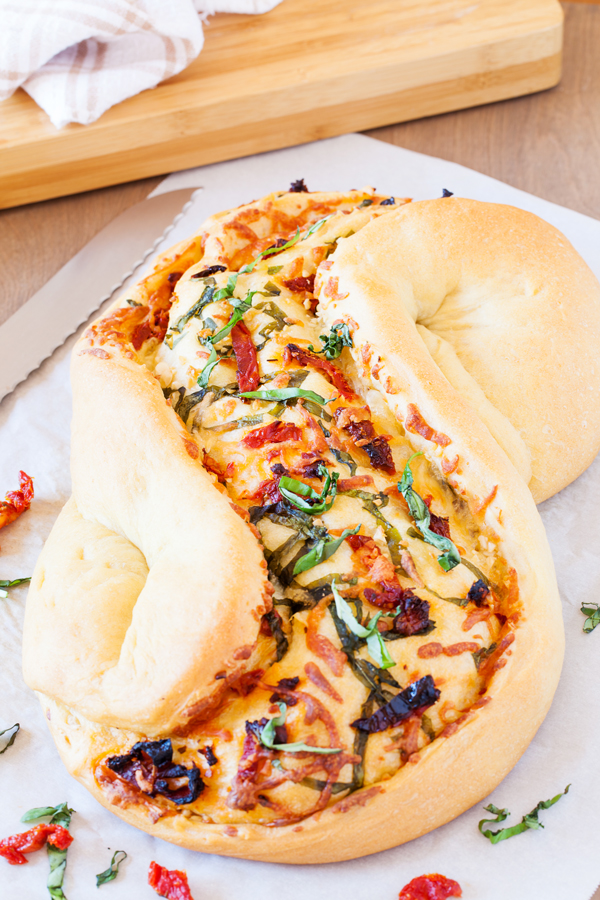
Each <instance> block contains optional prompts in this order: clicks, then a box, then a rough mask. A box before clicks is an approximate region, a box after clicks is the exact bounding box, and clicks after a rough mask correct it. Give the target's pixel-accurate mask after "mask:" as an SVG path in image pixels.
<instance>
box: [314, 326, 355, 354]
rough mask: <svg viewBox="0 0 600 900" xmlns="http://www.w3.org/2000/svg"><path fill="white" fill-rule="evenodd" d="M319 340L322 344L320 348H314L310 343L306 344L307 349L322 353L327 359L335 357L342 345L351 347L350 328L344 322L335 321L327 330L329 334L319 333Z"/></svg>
mask: <svg viewBox="0 0 600 900" xmlns="http://www.w3.org/2000/svg"><path fill="white" fill-rule="evenodd" d="M319 340H320V341H321V342H322V344H323V346H322V347H321V349H320V350H315V348H314V347H313V345H312V344H309V345H308V349H309V350H311V351H312V352H313V353H324V354H325V356H326V358H327V359H337V358H338V356H340V354H341V352H342V350H343V349H344V347H353V346H354V345H353V343H352V338H351V337H350V329H349V328H348V326H347V325H346V324H345V323H344V322H337V324H335V325H334V326H333V327H332V328H331V329H330V331H329V334H328V335H326V334H320V335H319Z"/></svg>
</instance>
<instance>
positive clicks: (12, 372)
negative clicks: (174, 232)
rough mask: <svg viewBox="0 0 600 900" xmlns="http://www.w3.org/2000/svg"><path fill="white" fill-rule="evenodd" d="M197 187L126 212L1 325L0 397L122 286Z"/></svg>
mask: <svg viewBox="0 0 600 900" xmlns="http://www.w3.org/2000/svg"><path fill="white" fill-rule="evenodd" d="M198 189H199V188H198V187H192V188H180V189H178V190H175V191H165V192H164V193H161V194H157V195H156V196H154V197H148V198H146V200H142V201H141V203H136V204H135V205H134V206H131V207H130V208H129V209H127V210H125V212H124V213H121V215H120V216H117V218H116V219H113V221H112V222H109V224H108V225H107V226H106V228H103V229H102V231H99V232H98V234H97V235H96V236H95V237H94V238H92V240H91V241H90V242H89V243H88V244H86V245H85V247H83V249H82V250H80V251H79V253H77V254H76V255H75V256H74V257H73V258H72V259H70V260H69V262H68V263H67V264H66V265H65V266H63V267H62V269H60V270H59V271H58V272H57V273H56V275H54V276H53V277H52V278H51V279H50V281H47V282H46V284H45V285H44V287H43V288H41V290H39V291H38V292H37V293H35V294H34V295H33V297H30V299H29V300H28V301H27V302H26V303H24V304H23V306H21V307H20V309H18V310H17V311H16V313H14V314H13V315H12V316H11V317H10V318H9V319H7V320H6V322H4V324H3V325H1V326H0V400H1V399H2V398H3V397H5V396H6V394H10V392H11V391H13V390H14V389H15V387H16V386H17V385H18V384H19V383H20V382H21V381H23V380H24V379H25V378H27V376H28V375H29V374H30V372H33V370H34V369H37V367H38V366H39V365H41V363H42V362H43V361H44V360H45V359H46V358H47V357H48V356H50V355H51V354H52V353H53V352H54V350H56V348H57V347H60V345H61V344H64V342H65V341H66V339H67V338H68V337H69V336H70V335H71V334H73V333H74V332H75V331H77V329H78V328H79V326H80V325H81V324H82V323H83V322H85V321H86V319H88V318H89V317H90V316H91V315H92V313H93V312H95V310H97V309H98V308H99V307H100V306H101V304H102V303H104V301H105V300H108V299H109V297H110V296H111V295H112V294H114V292H115V291H116V290H118V289H119V288H120V287H121V285H122V284H123V283H124V282H125V280H126V279H127V278H128V277H129V276H130V275H131V274H132V273H133V272H134V271H135V269H137V267H138V266H139V265H141V264H142V263H143V262H144V260H145V259H147V257H148V256H150V254H151V253H152V252H153V250H154V249H155V247H157V246H158V244H159V243H160V241H162V239H163V238H164V237H165V235H166V234H167V233H168V232H169V231H170V230H171V228H172V227H173V225H174V224H175V222H176V220H177V219H178V218H179V216H178V213H179V214H182V213H183V211H184V208H185V205H186V204H187V203H188V201H189V200H191V198H192V195H193V194H194V192H195V191H197V190H198ZM25 336H26V337H25Z"/></svg>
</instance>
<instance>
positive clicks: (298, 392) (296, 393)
mask: <svg viewBox="0 0 600 900" xmlns="http://www.w3.org/2000/svg"><path fill="white" fill-rule="evenodd" d="M240 397H248V398H249V399H251V400H291V399H292V398H293V397H305V398H306V399H307V400H313V401H314V402H315V403H319V404H321V405H322V406H323V405H325V403H330V402H331V401H329V400H325V398H324V397H321V395H320V394H315V392H314V391H305V390H304V389H303V388H291V387H287V388H270V389H267V390H265V391H245V392H244V393H243V394H240Z"/></svg>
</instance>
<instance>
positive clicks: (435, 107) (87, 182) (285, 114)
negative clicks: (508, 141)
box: [0, 0, 562, 208]
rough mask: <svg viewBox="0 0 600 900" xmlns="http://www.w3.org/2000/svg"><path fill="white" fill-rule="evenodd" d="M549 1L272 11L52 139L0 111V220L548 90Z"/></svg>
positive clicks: (310, 5) (241, 22) (336, 5)
mask: <svg viewBox="0 0 600 900" xmlns="http://www.w3.org/2000/svg"><path fill="white" fill-rule="evenodd" d="M561 47H562V10H561V7H560V5H559V3H558V0H284V2H283V3H282V4H281V5H280V6H278V7H276V8H275V9H274V10H272V11H271V12H270V13H267V14H265V15H263V16H236V15H217V16H214V17H212V18H211V19H210V20H209V24H208V26H207V28H206V43H205V46H204V49H203V50H202V52H201V54H200V56H199V57H198V59H197V60H195V61H194V62H193V63H192V64H191V65H190V66H189V68H187V69H186V70H185V71H184V72H182V73H181V74H179V75H177V76H175V77H174V78H170V79H168V80H167V81H164V82H163V83H162V84H160V85H159V86H158V87H157V88H155V89H154V90H149V91H144V92H143V93H142V94H139V95H138V96H137V97H132V98H131V99H130V100H126V101H125V102H124V103H121V104H119V105H118V106H115V107H113V108H112V109H110V110H108V111H107V112H106V113H105V114H104V115H103V116H102V117H101V118H100V119H98V121H97V122H94V123H93V124H92V125H85V126H84V125H68V126H67V127H66V128H63V129H61V130H60V131H57V130H56V129H55V128H54V126H53V125H52V124H51V123H50V121H49V119H48V117H47V115H46V114H45V113H44V112H42V110H41V109H39V107H38V106H37V105H36V104H35V103H34V102H33V100H31V98H30V97H29V96H28V95H27V94H25V92H24V91H22V90H19V91H17V92H16V94H14V95H13V96H12V97H11V98H10V99H9V100H6V101H5V102H4V103H2V104H0V208H5V207H10V206H17V205H19V204H22V203H31V202H33V201H37V200H45V199H47V198H49V197H57V196H62V195H64V194H72V193H76V192H78V191H86V190H90V189H92V188H98V187H104V186H106V185H109V184H118V183H120V182H125V181H131V180H133V179H137V178H144V177H147V176H150V175H159V174H163V173H167V172H172V171H175V170H178V169H184V168H188V167H190V166H198V165H204V164H207V163H213V162H217V161H219V160H225V159H232V158H234V157H239V156H246V155H249V154H252V153H260V152H262V151H265V150H273V149H277V148H279V147H287V146H290V145H292V144H301V143H305V142H307V141H314V140H318V139H319V138H325V137H331V136H332V135H337V134H343V133H345V132H349V131H361V130H364V129H367V128H375V127H378V126H380V125H389V124H392V123H396V122H402V121H406V120H408V119H416V118H420V117H423V116H430V115H434V114H436V113H442V112H447V111H449V110H454V109H461V108H464V107H468V106H476V105H479V104H482V103H490V102H492V101H495V100H502V99H505V98H507V97H516V96H519V95H522V94H528V93H532V92H534V91H539V90H542V89H544V88H548V87H551V86H552V85H555V84H556V83H557V82H558V80H559V78H560V63H561Z"/></svg>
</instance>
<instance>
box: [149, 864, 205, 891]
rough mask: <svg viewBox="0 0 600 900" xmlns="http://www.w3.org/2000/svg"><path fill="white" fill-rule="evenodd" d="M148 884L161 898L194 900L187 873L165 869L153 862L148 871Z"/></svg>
mask: <svg viewBox="0 0 600 900" xmlns="http://www.w3.org/2000/svg"><path fill="white" fill-rule="evenodd" d="M148 884H149V885H150V887H151V888H154V890H155V891H156V893H157V894H158V895H159V897H166V898H167V900H194V898H193V897H192V894H191V891H190V886H189V884H188V880H187V875H186V873H185V872H180V871H179V870H178V869H165V867H164V866H159V865H158V863H155V862H154V861H152V862H151V863H150V868H149V869H148Z"/></svg>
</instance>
